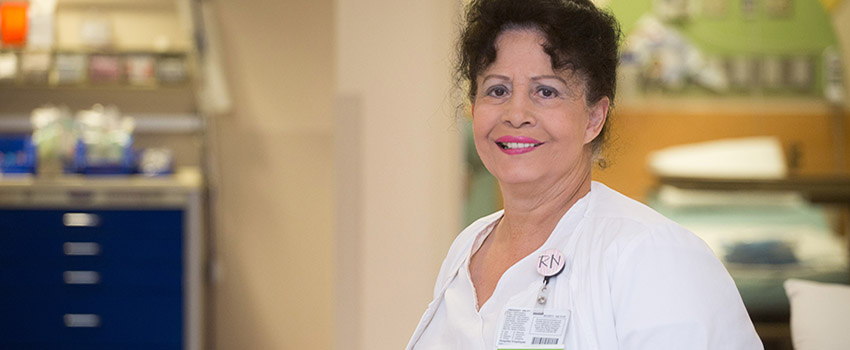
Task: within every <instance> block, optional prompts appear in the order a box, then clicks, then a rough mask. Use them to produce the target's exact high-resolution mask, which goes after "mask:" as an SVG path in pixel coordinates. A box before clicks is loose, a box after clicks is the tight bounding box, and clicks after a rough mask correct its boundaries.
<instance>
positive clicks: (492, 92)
mask: <svg viewBox="0 0 850 350" xmlns="http://www.w3.org/2000/svg"><path fill="white" fill-rule="evenodd" d="M507 94H508V89H507V88H505V87H504V86H502V85H496V86H493V87H490V88H489V89H487V96H492V97H504V96H505V95H507Z"/></svg>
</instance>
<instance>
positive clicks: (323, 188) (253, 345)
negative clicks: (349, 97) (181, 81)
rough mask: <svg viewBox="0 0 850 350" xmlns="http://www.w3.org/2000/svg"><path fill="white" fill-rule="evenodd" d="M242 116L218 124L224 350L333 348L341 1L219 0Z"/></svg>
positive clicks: (218, 312)
mask: <svg viewBox="0 0 850 350" xmlns="http://www.w3.org/2000/svg"><path fill="white" fill-rule="evenodd" d="M214 5H215V7H216V10H217V14H218V19H219V24H220V28H219V30H220V34H221V45H222V50H223V52H222V56H223V59H224V61H225V69H226V72H227V79H228V81H229V83H230V86H229V88H230V91H231V93H232V99H233V112H232V113H231V114H229V115H223V116H220V117H218V118H217V119H216V121H217V123H216V127H215V128H214V130H213V131H215V132H216V133H217V135H216V137H215V139H214V140H215V141H216V144H215V145H214V146H215V148H216V149H217V150H218V153H217V157H216V159H217V160H218V166H217V170H218V171H217V172H216V173H217V175H218V176H217V177H216V178H217V180H218V181H217V182H216V183H215V185H217V190H218V191H217V192H216V194H217V196H216V197H215V198H214V200H215V202H214V203H215V205H216V208H217V210H216V212H215V214H216V219H217V220H216V223H217V227H216V228H217V234H218V237H217V239H216V243H217V246H218V251H219V256H218V258H219V259H220V266H222V270H223V274H222V278H221V280H220V282H219V283H218V285H217V286H216V288H215V290H214V292H215V294H214V308H213V311H214V312H215V318H214V322H215V331H214V334H212V337H211V338H212V339H213V340H214V341H215V348H216V349H223V350H230V349H264V350H265V349H270V350H274V349H330V348H331V347H332V343H333V334H334V333H333V304H332V300H333V291H334V285H333V274H334V253H333V242H334V239H333V222H334V218H333V129H332V123H333V95H334V90H335V89H334V86H335V85H334V84H335V77H334V71H333V67H334V46H333V43H334V39H333V36H334V29H333V28H334V15H333V13H334V12H333V11H334V7H333V6H334V5H333V1H332V0H289V1H277V0H240V1H215V2H214Z"/></svg>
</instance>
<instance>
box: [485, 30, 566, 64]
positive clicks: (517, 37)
mask: <svg viewBox="0 0 850 350" xmlns="http://www.w3.org/2000/svg"><path fill="white" fill-rule="evenodd" d="M545 43H546V37H545V36H544V35H543V33H542V32H541V31H540V30H538V29H533V28H528V29H525V28H523V29H508V30H505V31H503V32H501V33H500V34H499V36H498V37H496V41H495V43H494V45H495V48H496V60H495V61H493V63H491V64H490V65H489V66H488V67H486V68H485V69H484V71H483V72H482V73H486V72H489V71H493V70H504V69H511V70H535V71H540V72H539V73H546V74H552V73H553V71H554V70H553V69H552V59H551V57H549V54H547V53H546V52H545V51H544V50H543V45H544V44H545Z"/></svg>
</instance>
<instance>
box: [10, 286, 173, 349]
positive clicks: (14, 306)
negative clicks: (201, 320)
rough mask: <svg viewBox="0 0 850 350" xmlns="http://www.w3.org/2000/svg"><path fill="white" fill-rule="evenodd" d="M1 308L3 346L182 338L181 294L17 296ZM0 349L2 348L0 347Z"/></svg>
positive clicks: (155, 341) (162, 341)
mask: <svg viewBox="0 0 850 350" xmlns="http://www.w3.org/2000/svg"><path fill="white" fill-rule="evenodd" d="M6 297H14V298H15V299H13V300H16V302H15V303H3V304H0V345H2V344H30V345H33V346H35V345H36V344H49V343H53V344H62V346H60V347H55V348H66V347H65V345H66V344H67V345H70V344H88V345H107V344H113V345H115V344H176V345H177V347H176V348H179V345H180V342H181V341H180V339H181V338H182V333H183V324H182V319H183V314H182V305H183V303H182V299H181V297H180V294H179V293H178V294H175V295H172V296H159V297H118V296H97V297H91V296H90V297H86V296H68V295H61V294H60V295H56V294H53V293H50V292H46V293H26V294H25V293H17V295H7V296H6ZM0 348H6V347H4V346H0Z"/></svg>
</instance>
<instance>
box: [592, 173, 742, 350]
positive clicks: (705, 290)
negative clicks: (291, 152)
mask: <svg viewBox="0 0 850 350" xmlns="http://www.w3.org/2000/svg"><path fill="white" fill-rule="evenodd" d="M591 192H592V193H593V192H595V193H594V194H593V197H591V199H592V200H591V202H590V203H589V205H588V210H587V215H586V218H585V219H586V224H587V225H588V226H587V227H588V228H589V229H590V230H589V231H586V232H585V233H590V234H585V236H591V237H593V238H589V239H588V241H589V242H595V244H596V245H597V246H598V247H599V248H598V249H599V250H597V253H598V254H599V256H598V258H599V259H602V262H601V264H600V265H601V266H604V269H605V271H604V272H603V273H604V274H605V275H606V278H605V279H606V281H607V286H606V288H605V289H606V290H608V291H610V295H609V298H610V301H611V307H612V311H613V312H614V315H615V316H614V317H615V318H616V319H617V326H616V328H617V333H618V335H620V336H621V337H620V344H621V345H626V346H625V347H627V348H644V347H641V346H638V345H636V344H653V346H651V347H649V348H668V349H669V348H687V347H688V346H687V344H695V343H693V342H696V343H703V344H706V345H707V347H711V348H758V346H756V345H755V344H757V343H758V340H757V338H756V337H755V336H754V334H755V333H754V331H753V329H752V324H751V323H750V321H749V317H748V316H747V313H746V310H745V309H744V306H743V303H742V302H741V299H740V295H739V294H738V291H737V289H736V288H735V284H734V282H733V280H732V278H731V277H730V276H729V274H728V272H726V269H725V268H724V267H723V265H722V263H720V261H719V260H718V259H717V257H716V256H715V255H714V253H713V252H712V251H711V249H710V248H709V247H708V245H707V244H705V242H703V241H702V239H700V238H699V237H698V236H696V235H695V234H693V233H691V232H690V231H688V230H687V229H685V228H684V227H682V226H680V225H678V224H676V223H675V222H673V221H672V220H670V219H667V218H666V217H664V216H663V215H661V214H659V213H657V212H656V211H654V210H653V209H651V208H649V207H647V206H646V205H643V204H641V203H639V202H637V201H634V200H632V199H629V198H628V197H625V196H623V195H622V194H619V193H617V192H616V191H614V190H611V189H610V188H608V187H605V186H604V185H602V184H599V183H594V187H593V189H592V191H591ZM600 240H602V241H601V242H600ZM586 247H589V248H592V247H593V245H586ZM713 334H727V335H728V337H725V338H720V337H714V336H713ZM689 342H690V343H689ZM741 344H749V345H748V346H744V347H742V346H741Z"/></svg>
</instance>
